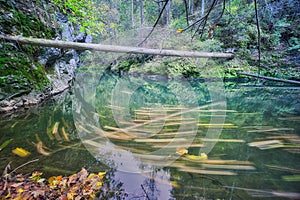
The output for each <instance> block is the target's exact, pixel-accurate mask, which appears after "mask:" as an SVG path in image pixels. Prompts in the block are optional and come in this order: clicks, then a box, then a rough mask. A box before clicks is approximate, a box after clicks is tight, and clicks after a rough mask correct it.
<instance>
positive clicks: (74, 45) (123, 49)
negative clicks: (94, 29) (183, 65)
mask: <svg viewBox="0 0 300 200" xmlns="http://www.w3.org/2000/svg"><path fill="white" fill-rule="evenodd" d="M0 39H2V40H6V41H13V42H19V43H22V44H29V45H35V46H47V47H56V48H63V49H76V50H95V51H103V52H115V53H132V54H148V55H160V56H176V57H194V58H196V57H199V58H201V57H202V58H233V56H234V55H233V54H232V53H217V52H192V51H178V50H167V49H149V48H143V47H130V46H116V45H103V44H90V43H78V42H66V41H59V40H47V39H38V38H28V37H22V36H11V35H1V34H0Z"/></svg>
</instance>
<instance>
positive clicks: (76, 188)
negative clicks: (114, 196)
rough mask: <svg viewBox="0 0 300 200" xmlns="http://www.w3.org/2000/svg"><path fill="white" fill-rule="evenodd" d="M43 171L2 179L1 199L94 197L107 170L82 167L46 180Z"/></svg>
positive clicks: (0, 180) (66, 199)
mask: <svg viewBox="0 0 300 200" xmlns="http://www.w3.org/2000/svg"><path fill="white" fill-rule="evenodd" d="M41 175H42V173H41V172H34V173H32V175H31V176H29V177H28V176H24V175H17V176H15V177H12V178H10V179H7V178H3V177H2V178H1V179H0V198H1V199H22V200H26V199H62V200H69V199H75V200H76V199H94V198H95V197H96V195H97V193H98V192H99V191H100V188H101V186H102V184H103V182H102V181H103V177H104V175H105V172H99V173H98V174H93V173H92V174H88V172H87V170H86V169H84V168H82V170H81V171H80V172H78V173H77V174H73V175H71V176H69V177H62V176H52V177H50V178H49V179H48V181H46V180H45V179H44V178H42V177H41Z"/></svg>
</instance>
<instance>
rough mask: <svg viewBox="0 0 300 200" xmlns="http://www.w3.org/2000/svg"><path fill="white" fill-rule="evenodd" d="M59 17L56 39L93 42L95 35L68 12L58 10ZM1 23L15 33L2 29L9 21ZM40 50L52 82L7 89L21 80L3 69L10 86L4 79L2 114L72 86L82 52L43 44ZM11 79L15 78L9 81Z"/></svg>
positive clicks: (0, 94)
mask: <svg viewBox="0 0 300 200" xmlns="http://www.w3.org/2000/svg"><path fill="white" fill-rule="evenodd" d="M16 3H18V2H16ZM8 15H9V13H8ZM56 18H57V24H58V25H59V27H60V29H61V31H60V33H59V34H56V35H57V36H56V38H55V39H56V40H65V41H74V42H91V37H90V36H87V35H86V34H84V33H80V32H79V27H74V26H73V24H72V23H70V22H69V21H68V19H67V17H66V16H65V15H62V14H57V15H56ZM0 27H1V28H0V33H1V34H11V33H10V32H7V31H2V30H4V29H5V24H0ZM9 45H12V46H16V45H15V44H13V43H9ZM19 49H20V48H19ZM38 52H39V55H38V56H37V58H36V59H37V62H38V64H39V65H41V66H43V70H44V71H45V72H43V73H44V74H45V75H46V79H48V80H49V83H48V84H47V85H46V86H45V87H43V88H42V89H41V88H39V89H33V88H32V87H31V88H30V87H26V85H25V84H28V83H24V84H21V87H19V86H18V87H19V88H14V90H10V89H9V90H7V87H6V86H9V87H10V86H11V87H16V85H18V84H16V83H15V82H16V81H15V80H16V79H15V76H13V75H7V74H6V75H5V74H4V73H2V72H1V70H0V78H1V77H4V78H5V80H6V82H5V84H6V85H4V86H5V87H6V90H5V89H4V87H2V86H3V84H2V85H1V80H0V86H1V87H0V114H1V113H9V112H12V111H15V110H18V109H19V108H28V107H30V106H32V105H35V104H38V103H40V102H41V101H43V100H45V99H47V98H49V97H51V96H53V95H56V94H58V93H61V92H63V91H64V90H66V89H68V88H69V86H70V82H71V80H72V79H73V77H74V73H75V70H76V68H77V66H78V64H79V61H80V60H79V53H78V52H77V51H75V50H62V49H58V48H50V47H41V48H40V49H39V51H38ZM31 68H33V69H34V68H36V66H34V64H33V65H32V66H31ZM1 73H2V74H1ZM3 74H4V75H3ZM10 76H11V77H10ZM10 79H12V80H11V81H10V82H8V81H9V80H10ZM7 80H8V81H7ZM26 88H28V89H26Z"/></svg>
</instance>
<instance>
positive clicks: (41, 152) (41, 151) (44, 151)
mask: <svg viewBox="0 0 300 200" xmlns="http://www.w3.org/2000/svg"><path fill="white" fill-rule="evenodd" d="M43 146H44V144H43V142H42V141H40V142H38V143H37V145H36V148H37V151H38V152H39V153H40V154H42V155H44V156H49V155H50V154H51V153H49V152H47V151H46V150H45V149H44V148H43Z"/></svg>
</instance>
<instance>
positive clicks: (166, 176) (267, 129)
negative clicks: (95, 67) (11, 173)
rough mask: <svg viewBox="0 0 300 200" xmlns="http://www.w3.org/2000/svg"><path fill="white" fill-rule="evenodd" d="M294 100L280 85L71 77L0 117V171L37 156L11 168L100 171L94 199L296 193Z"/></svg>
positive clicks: (299, 123) (297, 106)
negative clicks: (58, 89) (52, 92)
mask: <svg viewBox="0 0 300 200" xmlns="http://www.w3.org/2000/svg"><path fill="white" fill-rule="evenodd" d="M299 97H300V88H299V87H289V86H285V85H281V86H274V85H273V86H272V85H270V86H264V87H260V86H253V85H249V84H245V83H244V84H243V83H236V82H223V81H218V80H213V81H211V80H210V81H200V80H174V79H173V80H170V79H165V78H164V77H154V76H144V77H140V76H128V75H123V76H118V75H112V74H101V75H100V76H95V75H91V74H89V73H81V74H80V73H79V75H78V76H77V77H76V81H75V82H74V86H73V87H72V89H70V90H69V91H66V92H64V93H63V94H61V95H59V96H56V97H55V98H53V99H50V100H48V101H46V102H45V103H43V104H42V105H39V106H37V107H32V108H31V109H30V110H27V111H26V112H22V113H21V112H20V113H16V114H13V115H11V116H3V117H1V119H0V145H2V144H4V143H6V144H7V145H5V147H3V148H2V149H0V170H1V171H3V170H4V169H5V167H6V166H7V165H8V164H9V163H10V166H11V169H15V168H17V167H19V166H21V165H22V164H24V163H26V162H29V161H33V160H35V159H38V160H35V162H31V163H28V164H27V165H25V166H23V167H21V168H20V169H18V170H17V171H16V172H17V173H24V174H26V173H31V172H33V171H42V172H43V176H45V177H50V176H54V175H70V174H72V173H76V172H78V171H80V170H81V168H82V167H85V168H86V169H87V170H88V171H89V172H100V171H107V174H106V183H105V185H104V186H103V187H105V188H106V189H105V190H103V191H102V193H101V194H100V199H121V198H125V199H151V200H152V199H265V198H272V199H300V191H299V188H300V168H299V166H300V156H299V153H300V98H299ZM39 144H40V145H39ZM41 144H42V145H41ZM16 148H21V149H24V150H26V151H27V152H28V153H27V154H26V155H24V154H23V155H22V154H21V155H20V154H16V153H13V152H15V151H14V150H15V149H16Z"/></svg>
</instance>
